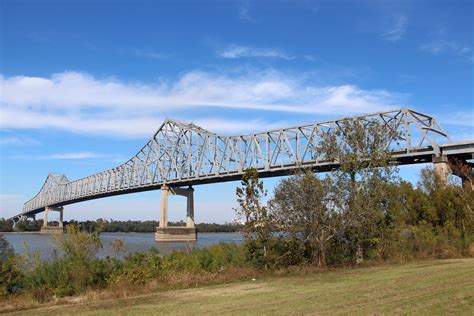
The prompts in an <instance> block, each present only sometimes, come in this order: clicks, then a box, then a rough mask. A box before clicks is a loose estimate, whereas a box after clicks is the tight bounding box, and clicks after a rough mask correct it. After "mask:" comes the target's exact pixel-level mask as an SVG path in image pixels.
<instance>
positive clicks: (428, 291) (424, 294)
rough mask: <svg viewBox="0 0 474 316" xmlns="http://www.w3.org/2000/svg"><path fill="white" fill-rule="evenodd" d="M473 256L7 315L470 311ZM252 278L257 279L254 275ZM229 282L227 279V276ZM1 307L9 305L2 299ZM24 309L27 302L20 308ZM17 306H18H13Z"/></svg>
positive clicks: (85, 301)
mask: <svg viewBox="0 0 474 316" xmlns="http://www.w3.org/2000/svg"><path fill="white" fill-rule="evenodd" d="M472 271H474V259H472V258H470V259H448V260H427V261H418V262H412V263H406V264H393V265H382V266H374V267H365V268H355V269H354V268H344V269H335V270H330V271H326V272H322V273H315V272H314V271H313V272H302V271H299V272H292V273H288V274H283V275H275V274H273V275H267V276H264V275H260V276H256V277H250V276H249V277H248V278H247V279H246V280H244V281H237V282H233V283H228V284H220V285H212V286H205V287H199V288H192V289H184V290H165V291H163V290H161V291H156V290H155V291H152V292H151V293H142V294H140V295H133V294H128V296H127V297H125V298H115V299H97V297H100V295H98V294H97V293H89V294H87V295H84V296H78V297H74V298H69V299H64V300H59V301H57V302H55V303H48V304H46V305H41V304H38V303H35V304H33V305H30V309H23V310H21V311H19V310H18V311H16V312H13V313H12V314H13V315H20V314H21V315H72V314H75V315H105V314H108V315H119V314H127V315H139V314H140V315H142V314H147V315H150V314H155V315H156V314H164V315H173V314H175V315H186V314H207V313H209V314H230V313H232V314H262V313H265V314H281V315H287V314H335V313H338V314H354V313H357V314H387V313H388V314H393V313H396V314H405V313H409V314H419V313H423V314H434V315H438V314H457V315H463V314H466V315H467V314H469V313H470V312H472V310H473V309H474V274H473V273H472ZM253 279H255V280H253ZM227 282H228V281H227ZM2 307H3V311H6V310H5V309H10V311H11V309H12V308H13V306H12V305H10V306H8V305H6V304H3V306H2ZM25 307H26V306H25ZM17 308H19V306H18V307H17Z"/></svg>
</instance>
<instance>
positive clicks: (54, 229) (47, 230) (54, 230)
mask: <svg viewBox="0 0 474 316" xmlns="http://www.w3.org/2000/svg"><path fill="white" fill-rule="evenodd" d="M51 211H55V212H59V221H58V222H59V224H58V226H49V224H48V215H49V212H51ZM63 211H64V209H63V207H62V206H58V207H51V206H46V207H45V209H44V222H43V227H41V231H40V232H41V233H42V234H62V233H64V225H63Z"/></svg>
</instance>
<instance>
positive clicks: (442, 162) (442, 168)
mask: <svg viewBox="0 0 474 316" xmlns="http://www.w3.org/2000/svg"><path fill="white" fill-rule="evenodd" d="M433 164H434V171H435V174H436V175H437V176H438V177H439V178H440V180H441V182H442V183H443V184H444V185H447V184H448V176H449V174H450V173H451V172H452V170H451V167H450V166H449V161H448V157H447V156H440V157H433Z"/></svg>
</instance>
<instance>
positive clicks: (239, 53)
mask: <svg viewBox="0 0 474 316" xmlns="http://www.w3.org/2000/svg"><path fill="white" fill-rule="evenodd" d="M218 55H219V56H220V57H222V58H228V59H236V58H255V57H256V58H280V59H286V60H291V59H293V57H292V56H289V55H288V54H287V53H286V52H285V51H284V50H282V49H278V48H258V47H251V46H240V45H230V46H228V47H227V48H226V49H224V50H221V51H219V52H218Z"/></svg>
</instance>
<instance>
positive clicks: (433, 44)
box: [420, 39, 474, 63]
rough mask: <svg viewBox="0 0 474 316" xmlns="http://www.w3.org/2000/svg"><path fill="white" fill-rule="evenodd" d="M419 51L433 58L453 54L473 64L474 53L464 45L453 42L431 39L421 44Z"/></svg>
mask: <svg viewBox="0 0 474 316" xmlns="http://www.w3.org/2000/svg"><path fill="white" fill-rule="evenodd" d="M420 49H421V50H423V51H426V52H428V53H430V54H432V55H435V56H438V55H442V54H455V55H458V56H462V57H465V58H466V59H467V60H468V61H469V62H471V63H474V52H473V51H472V48H471V47H469V46H466V45H460V44H459V43H456V42H454V41H449V40H445V39H433V40H431V41H428V42H425V43H423V44H422V45H421V46H420Z"/></svg>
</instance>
